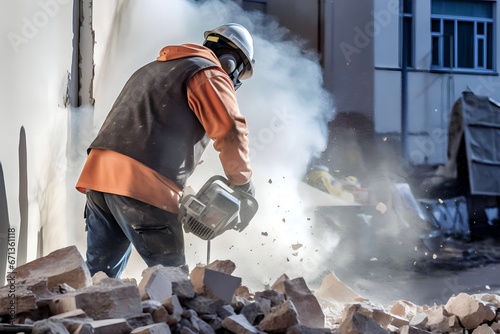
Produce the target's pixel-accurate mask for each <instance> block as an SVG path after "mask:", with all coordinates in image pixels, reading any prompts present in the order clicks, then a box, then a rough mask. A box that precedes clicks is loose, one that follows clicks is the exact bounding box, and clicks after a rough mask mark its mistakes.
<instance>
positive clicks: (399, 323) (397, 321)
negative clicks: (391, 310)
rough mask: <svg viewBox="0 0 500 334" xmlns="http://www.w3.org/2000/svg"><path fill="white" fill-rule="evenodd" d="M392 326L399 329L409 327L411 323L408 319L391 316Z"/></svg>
mask: <svg viewBox="0 0 500 334" xmlns="http://www.w3.org/2000/svg"><path fill="white" fill-rule="evenodd" d="M391 318H392V319H391V325H392V326H395V327H397V328H399V327H402V326H404V325H409V324H410V321H409V320H408V319H406V318H403V317H399V316H397V315H394V314H391Z"/></svg>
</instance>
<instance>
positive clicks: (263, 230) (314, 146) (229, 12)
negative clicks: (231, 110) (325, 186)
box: [94, 0, 337, 288]
mask: <svg viewBox="0 0 500 334" xmlns="http://www.w3.org/2000/svg"><path fill="white" fill-rule="evenodd" d="M95 5H96V8H95V12H96V13H99V6H108V5H107V4H99V3H96V4H95ZM97 19H98V17H97ZM98 21H99V20H98ZM108 21H109V20H108ZM108 21H106V22H108ZM227 22H237V23H240V24H242V25H244V26H245V27H246V28H247V29H248V30H249V31H250V32H251V33H252V35H253V38H254V47H255V54H254V58H255V60H256V63H255V72H254V77H253V78H251V79H250V80H246V81H244V82H243V85H242V87H241V88H240V89H239V90H238V92H237V97H238V101H239V105H240V109H241V112H242V114H243V115H244V116H245V117H246V118H247V122H248V126H249V130H250V143H251V158H252V166H253V168H254V182H255V186H256V193H257V195H256V197H257V200H258V201H259V206H260V208H259V212H258V213H257V215H256V216H255V217H254V219H253V220H252V222H251V223H250V226H249V227H248V228H247V229H245V230H244V231H243V232H241V233H238V232H236V231H228V232H226V233H225V234H223V235H221V236H219V237H217V238H216V239H214V240H212V242H211V251H210V253H211V254H210V260H215V259H231V260H232V261H233V262H235V263H236V265H237V269H236V271H235V273H234V275H237V276H240V277H242V278H243V281H244V284H247V285H248V286H253V287H256V288H261V287H262V286H263V285H265V284H269V283H273V282H274V280H275V279H276V278H277V277H279V276H280V275H281V274H283V273H286V274H287V275H289V276H290V277H298V276H304V277H305V278H306V279H308V277H311V278H312V277H315V276H317V275H318V274H320V273H323V272H324V268H323V264H322V262H323V260H322V257H323V256H325V257H326V256H328V253H329V252H331V250H332V249H333V247H334V245H335V244H336V242H337V240H336V239H335V236H334V235H333V234H332V235H331V236H328V235H327V234H322V236H321V240H319V239H318V238H317V236H315V235H314V233H312V230H313V224H314V209H315V205H317V203H318V201H317V200H315V198H314V197H315V196H324V195H323V194H318V193H319V191H316V190H315V189H309V188H307V187H306V186H305V185H304V184H303V183H302V182H301V179H302V177H303V175H304V173H305V172H306V170H307V168H308V163H309V162H310V161H311V159H312V158H314V157H316V156H317V155H318V154H319V153H320V152H321V151H323V150H324V149H325V147H326V144H327V123H328V121H329V120H331V119H332V118H333V116H334V104H333V98H332V96H330V95H329V94H328V93H327V92H326V91H325V89H324V87H323V81H322V72H321V67H320V65H319V61H318V59H317V56H316V55H314V54H313V53H309V52H304V50H303V49H302V45H301V43H300V41H298V40H295V41H290V40H286V39H285V38H284V36H285V34H286V33H287V31H286V30H285V29H283V28H280V27H279V26H278V25H277V24H276V23H275V22H270V21H269V18H264V17H263V16H262V14H260V13H256V12H252V13H248V12H244V11H243V10H242V9H241V8H240V7H239V6H237V5H235V4H234V3H231V2H222V1H205V2H203V3H202V4H199V3H193V2H190V1H186V0H170V1H153V0H147V1H141V2H136V1H124V2H122V4H121V6H119V7H118V8H117V9H116V11H115V13H114V17H113V20H111V21H109V26H102V27H98V28H101V29H100V31H104V32H105V33H104V36H103V35H102V34H101V35H99V30H97V34H96V42H97V43H96V50H95V51H96V85H95V96H96V109H95V115H96V116H95V122H94V123H95V131H97V130H98V128H99V127H100V124H102V121H103V120H104V118H105V116H106V114H107V112H108V110H109V108H110V106H111V104H112V103H113V101H114V99H115V98H116V96H117V95H118V93H119V91H120V90H121V88H122V86H123V84H124V83H125V81H126V80H127V79H128V77H129V76H130V74H132V73H133V72H134V71H135V70H136V69H137V68H139V67H140V66H142V65H144V64H146V63H147V62H150V61H152V60H154V59H155V58H156V55H157V54H158V52H159V50H160V49H161V48H162V47H163V46H165V45H169V44H181V43H202V42H203V32H204V31H206V30H209V29H212V28H215V27H216V26H218V25H220V24H224V23H227ZM203 161H204V162H203V164H201V165H200V166H199V168H198V169H197V171H196V172H195V173H194V174H193V176H192V177H191V179H190V180H189V181H188V185H189V186H191V187H192V188H193V189H195V190H196V189H199V188H200V187H201V185H202V184H203V183H204V182H205V181H206V180H207V179H208V178H209V177H210V176H211V175H213V174H221V173H222V170H221V168H220V163H219V161H218V158H217V154H216V152H214V150H213V149H212V148H211V147H210V148H209V149H207V151H206V152H205V154H204V156H203ZM326 201H328V199H326ZM185 241H186V254H187V260H188V264H189V265H190V267H191V268H192V267H194V266H195V265H196V264H198V263H206V261H207V244H206V242H205V241H203V240H201V239H198V238H197V237H195V236H193V235H192V234H186V240H185ZM143 269H144V264H143V262H142V260H140V259H139V258H138V257H137V255H136V254H133V256H132V257H131V262H130V264H129V266H128V267H127V269H126V270H125V272H124V274H123V276H139V277H140V272H141V271H142V270H143Z"/></svg>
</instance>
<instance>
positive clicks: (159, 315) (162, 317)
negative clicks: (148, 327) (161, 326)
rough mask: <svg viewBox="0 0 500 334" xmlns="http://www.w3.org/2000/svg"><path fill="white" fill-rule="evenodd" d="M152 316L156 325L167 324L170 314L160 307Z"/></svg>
mask: <svg viewBox="0 0 500 334" xmlns="http://www.w3.org/2000/svg"><path fill="white" fill-rule="evenodd" d="M151 316H152V317H153V321H154V322H155V323H158V322H167V320H168V312H167V310H166V309H165V308H164V307H163V306H160V307H158V308H157V309H156V310H154V311H153V314H151Z"/></svg>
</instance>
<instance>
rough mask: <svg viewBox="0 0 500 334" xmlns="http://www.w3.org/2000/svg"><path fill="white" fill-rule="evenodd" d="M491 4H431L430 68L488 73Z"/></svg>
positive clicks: (458, 0)
mask: <svg viewBox="0 0 500 334" xmlns="http://www.w3.org/2000/svg"><path fill="white" fill-rule="evenodd" d="M493 6H494V2H492V1H470V0H432V9H431V36H432V67H433V68H437V69H452V70H453V69H460V70H481V71H492V70H493V69H494V68H493V67H494V62H493V53H494V48H495V45H494V38H493V37H494V35H493V34H494V33H493V31H494V16H493V12H494V10H493V9H494V8H493Z"/></svg>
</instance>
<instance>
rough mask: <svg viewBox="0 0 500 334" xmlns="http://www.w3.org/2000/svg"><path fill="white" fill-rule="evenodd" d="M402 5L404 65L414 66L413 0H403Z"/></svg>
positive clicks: (402, 53)
mask: <svg viewBox="0 0 500 334" xmlns="http://www.w3.org/2000/svg"><path fill="white" fill-rule="evenodd" d="M401 2H402V6H401V8H402V9H403V10H402V13H401V16H402V27H403V34H402V49H401V50H402V52H401V59H402V61H401V63H402V66H406V67H413V0H401Z"/></svg>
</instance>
